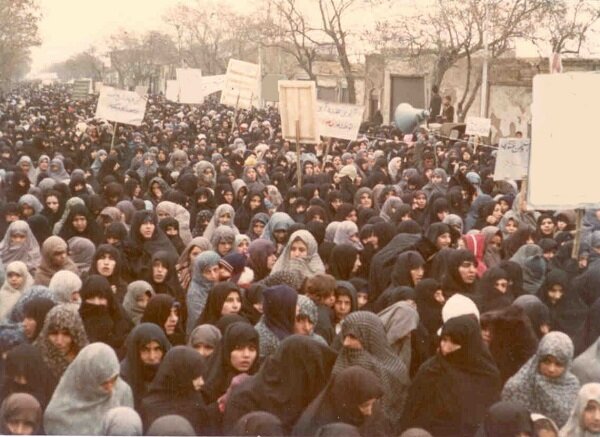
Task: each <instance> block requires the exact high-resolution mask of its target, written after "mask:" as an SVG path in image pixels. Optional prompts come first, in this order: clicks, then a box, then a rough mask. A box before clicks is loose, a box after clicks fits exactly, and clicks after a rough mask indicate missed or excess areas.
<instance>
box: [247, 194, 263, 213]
mask: <svg viewBox="0 0 600 437" xmlns="http://www.w3.org/2000/svg"><path fill="white" fill-rule="evenodd" d="M261 203H262V202H261V200H260V196H252V198H251V199H250V204H249V205H250V210H252V211H253V210H255V209H257V208H258V207H259V206H260V204H261Z"/></svg>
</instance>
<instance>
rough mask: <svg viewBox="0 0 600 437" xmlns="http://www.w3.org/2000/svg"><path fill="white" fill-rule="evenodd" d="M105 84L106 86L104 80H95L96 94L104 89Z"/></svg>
mask: <svg viewBox="0 0 600 437" xmlns="http://www.w3.org/2000/svg"><path fill="white" fill-rule="evenodd" d="M103 86H104V83H102V82H94V92H95V93H96V94H98V93H99V92H100V91H102V87H103Z"/></svg>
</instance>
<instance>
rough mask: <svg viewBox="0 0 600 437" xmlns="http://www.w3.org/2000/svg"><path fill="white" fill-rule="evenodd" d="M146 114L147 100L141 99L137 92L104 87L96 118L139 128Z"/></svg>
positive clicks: (99, 99) (99, 98)
mask: <svg viewBox="0 0 600 437" xmlns="http://www.w3.org/2000/svg"><path fill="white" fill-rule="evenodd" d="M145 112H146V98H144V97H140V96H139V95H138V94H137V93H136V92H135V91H124V90H120V89H117V88H112V87H108V86H104V87H102V91H100V97H98V106H97V107H96V118H103V119H105V120H110V121H116V122H117V123H123V124H132V125H134V126H139V125H141V124H142V120H143V119H144V113H145Z"/></svg>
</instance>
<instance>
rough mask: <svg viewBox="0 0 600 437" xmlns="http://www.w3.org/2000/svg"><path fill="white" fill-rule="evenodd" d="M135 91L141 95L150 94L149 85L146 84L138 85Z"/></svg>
mask: <svg viewBox="0 0 600 437" xmlns="http://www.w3.org/2000/svg"><path fill="white" fill-rule="evenodd" d="M135 92H136V93H137V95H138V96H140V97H146V95H147V94H148V87H147V86H146V85H138V86H136V87H135Z"/></svg>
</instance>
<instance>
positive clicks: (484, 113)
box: [479, 0, 489, 118]
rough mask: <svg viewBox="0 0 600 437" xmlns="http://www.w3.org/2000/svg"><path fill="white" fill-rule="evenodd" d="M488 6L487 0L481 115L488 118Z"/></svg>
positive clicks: (484, 13)
mask: <svg viewBox="0 0 600 437" xmlns="http://www.w3.org/2000/svg"><path fill="white" fill-rule="evenodd" d="M488 57H489V49H488V7H487V0H484V1H483V65H482V71H481V108H480V111H479V115H480V116H481V117H482V118H487V98H488V95H487V91H488Z"/></svg>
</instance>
